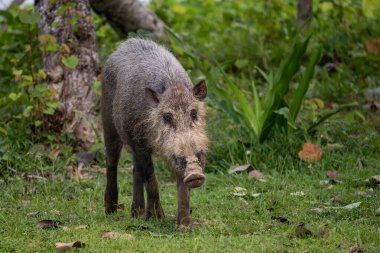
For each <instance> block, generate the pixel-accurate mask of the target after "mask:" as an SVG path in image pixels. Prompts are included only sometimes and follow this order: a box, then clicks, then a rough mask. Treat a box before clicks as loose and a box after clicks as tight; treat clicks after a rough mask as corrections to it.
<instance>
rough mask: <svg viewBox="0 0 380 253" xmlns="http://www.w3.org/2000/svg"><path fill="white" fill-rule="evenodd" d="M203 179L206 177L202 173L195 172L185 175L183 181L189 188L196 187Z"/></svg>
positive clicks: (200, 184)
mask: <svg viewBox="0 0 380 253" xmlns="http://www.w3.org/2000/svg"><path fill="white" fill-rule="evenodd" d="M205 179H206V177H205V176H204V175H203V174H199V173H195V174H191V175H189V176H187V177H186V178H185V179H184V182H185V184H186V185H187V187H189V188H197V187H200V186H202V185H203V183H204V182H205Z"/></svg>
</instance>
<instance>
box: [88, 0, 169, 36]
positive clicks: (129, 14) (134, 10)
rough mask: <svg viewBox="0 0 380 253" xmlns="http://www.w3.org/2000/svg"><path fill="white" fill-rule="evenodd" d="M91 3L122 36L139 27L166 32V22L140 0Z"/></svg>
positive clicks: (96, 0)
mask: <svg viewBox="0 0 380 253" xmlns="http://www.w3.org/2000/svg"><path fill="white" fill-rule="evenodd" d="M90 4H91V7H92V9H93V10H94V11H95V12H96V13H98V14H99V15H101V16H102V17H103V18H105V19H106V20H107V22H108V23H109V24H110V25H111V26H112V28H113V29H114V30H115V31H116V32H117V33H118V34H119V36H121V37H126V36H127V35H128V32H136V31H137V30H138V29H144V30H147V31H149V32H151V33H153V34H155V35H156V36H162V35H163V34H164V22H163V21H162V20H161V19H160V18H159V17H158V16H157V15H156V14H155V13H154V12H152V11H150V10H149V9H148V8H147V7H145V6H144V5H143V4H142V3H141V2H140V1H138V0H90Z"/></svg>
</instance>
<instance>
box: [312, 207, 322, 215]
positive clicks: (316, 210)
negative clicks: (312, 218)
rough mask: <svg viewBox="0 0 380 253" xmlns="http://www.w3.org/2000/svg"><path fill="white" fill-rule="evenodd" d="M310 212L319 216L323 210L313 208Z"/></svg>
mask: <svg viewBox="0 0 380 253" xmlns="http://www.w3.org/2000/svg"><path fill="white" fill-rule="evenodd" d="M310 211H312V212H313V213H317V214H321V213H323V208H320V207H315V208H312V209H310Z"/></svg>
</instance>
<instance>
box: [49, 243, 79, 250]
mask: <svg viewBox="0 0 380 253" xmlns="http://www.w3.org/2000/svg"><path fill="white" fill-rule="evenodd" d="M85 246H86V245H85V244H84V243H83V242H80V241H75V242H69V243H65V242H56V243H55V248H56V249H57V250H69V249H72V248H84V247H85Z"/></svg>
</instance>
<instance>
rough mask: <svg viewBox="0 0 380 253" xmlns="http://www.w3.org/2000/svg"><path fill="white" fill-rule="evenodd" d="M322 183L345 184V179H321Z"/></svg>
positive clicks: (320, 182)
mask: <svg viewBox="0 0 380 253" xmlns="http://www.w3.org/2000/svg"><path fill="white" fill-rule="evenodd" d="M319 184H320V185H328V184H329V185H333V184H343V181H340V180H336V179H328V180H321V181H319Z"/></svg>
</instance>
